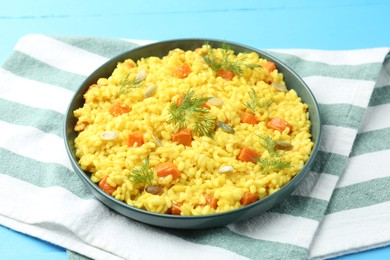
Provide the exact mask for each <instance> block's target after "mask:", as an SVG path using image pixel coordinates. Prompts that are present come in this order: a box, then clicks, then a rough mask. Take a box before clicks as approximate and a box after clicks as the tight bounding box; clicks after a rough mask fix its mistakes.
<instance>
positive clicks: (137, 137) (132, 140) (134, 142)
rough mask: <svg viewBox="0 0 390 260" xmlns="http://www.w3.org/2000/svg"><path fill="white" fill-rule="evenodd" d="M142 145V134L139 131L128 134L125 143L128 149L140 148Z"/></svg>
mask: <svg viewBox="0 0 390 260" xmlns="http://www.w3.org/2000/svg"><path fill="white" fill-rule="evenodd" d="M143 144H144V133H143V132H141V131H135V132H132V133H131V134H129V140H128V142H127V146H128V147H134V146H138V147H139V146H141V145H143Z"/></svg>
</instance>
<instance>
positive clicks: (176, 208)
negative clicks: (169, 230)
mask: <svg viewBox="0 0 390 260" xmlns="http://www.w3.org/2000/svg"><path fill="white" fill-rule="evenodd" d="M182 205H183V203H181V202H179V201H174V202H173V203H172V207H171V214H172V215H180V214H181V206H182Z"/></svg>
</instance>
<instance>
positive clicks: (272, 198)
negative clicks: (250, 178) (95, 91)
mask: <svg viewBox="0 0 390 260" xmlns="http://www.w3.org/2000/svg"><path fill="white" fill-rule="evenodd" d="M205 42H207V43H209V44H210V45H212V46H213V47H215V48H217V47H221V46H222V44H223V43H227V44H228V45H229V46H230V48H231V49H232V50H234V52H235V53H239V52H252V51H253V52H256V53H258V54H259V55H260V56H261V57H262V58H265V59H267V60H270V61H273V62H274V63H275V64H276V66H277V68H278V70H279V72H281V73H283V75H284V80H285V82H286V85H287V88H288V89H294V90H295V91H296V92H297V93H298V95H299V96H300V97H301V99H302V101H303V102H305V103H306V104H307V105H308V108H309V109H308V111H309V115H310V120H311V122H312V128H311V134H312V140H313V141H314V147H313V150H312V153H311V156H310V158H309V160H308V161H307V162H306V164H305V165H304V167H303V168H302V169H301V171H300V172H299V173H298V174H297V175H296V176H295V177H294V178H293V179H292V180H291V181H290V182H289V183H287V184H286V185H285V186H284V187H282V188H281V189H280V190H278V191H277V192H275V193H273V194H271V195H269V196H268V197H266V198H263V199H261V200H259V201H257V202H255V203H252V204H250V205H247V206H245V207H242V208H240V209H236V210H232V211H228V212H225V213H218V214H211V215H205V216H176V215H168V214H157V213H152V212H148V211H146V210H143V209H139V208H135V207H132V206H129V205H127V204H126V203H124V202H122V201H119V200H116V199H115V198H113V197H111V196H109V195H108V194H106V193H105V192H103V191H102V190H101V189H100V188H99V186H98V185H97V184H95V183H93V182H92V181H91V180H90V174H89V173H88V172H84V171H83V170H82V169H81V167H80V166H79V164H78V163H77V161H78V159H77V157H76V155H75V154H76V152H75V146H74V139H75V138H76V136H77V132H76V131H74V126H75V124H76V121H77V119H76V118H75V117H74V115H73V111H74V110H75V109H77V108H80V107H82V106H83V104H84V98H83V94H84V93H85V92H86V91H87V90H88V88H89V86H90V85H92V84H94V83H96V81H97V80H98V79H99V78H102V77H105V78H107V77H109V76H110V75H111V74H112V72H113V70H114V69H115V67H116V66H117V63H118V62H122V61H124V60H126V59H129V58H131V59H133V60H134V61H137V60H138V59H140V58H143V57H149V56H157V57H163V56H165V55H167V54H168V52H169V51H170V50H173V49H175V48H181V49H183V50H194V49H196V48H198V47H200V46H202V45H203V44H204V43H205ZM64 136H65V146H66V150H67V153H68V155H69V158H70V161H71V164H72V167H73V168H74V171H75V173H76V174H77V175H78V176H79V177H80V179H81V181H82V182H84V184H85V185H86V187H88V189H90V190H91V192H92V193H93V194H94V195H95V196H96V198H97V199H98V200H100V201H101V202H102V203H104V204H105V205H106V206H108V207H109V208H111V209H112V210H114V211H116V212H118V213H120V214H123V215H124V216H127V217H129V218H131V219H133V220H136V221H140V222H143V223H146V224H150V225H155V226H159V227H166V228H176V229H199V228H211V227H218V226H224V225H227V224H229V223H233V222H237V221H242V220H246V219H249V218H252V217H254V216H257V215H259V214H262V213H263V212H265V211H267V210H269V209H270V208H272V207H274V206H275V205H277V204H278V203H280V202H281V201H283V200H284V199H286V198H287V197H288V196H290V195H291V193H292V192H293V191H294V190H295V188H296V187H297V186H298V185H299V184H300V183H301V182H302V180H303V179H304V178H305V176H306V175H307V174H308V173H309V170H310V168H311V167H312V165H313V162H314V161H315V158H316V154H317V152H318V147H319V143H320V138H321V119H320V115H319V111H318V105H317V102H316V100H315V98H314V96H313V94H312V92H311V91H310V89H309V88H308V87H307V85H306V84H305V82H304V81H303V80H302V79H301V78H300V77H299V76H298V75H297V73H295V72H294V71H293V70H292V69H291V68H289V67H288V66H287V65H285V64H284V63H282V62H281V61H279V60H278V59H276V58H274V57H273V56H271V55H270V54H268V53H266V52H264V51H260V50H256V49H254V48H251V47H248V46H244V45H241V44H237V43H233V42H226V41H219V40H213V39H178V40H169V41H163V42H157V43H153V44H149V45H145V46H141V47H138V48H135V49H132V50H130V51H128V52H125V53H123V54H121V55H119V56H117V57H114V58H113V59H111V60H109V61H108V62H106V63H105V64H104V65H102V66H101V67H99V68H98V69H97V70H95V71H94V72H93V73H92V74H91V75H90V76H89V77H88V78H87V79H86V80H85V81H84V82H83V83H82V84H81V86H80V88H79V89H78V90H77V91H76V93H75V95H74V97H73V99H72V101H71V103H70V105H69V107H68V110H67V114H66V119H65V127H64Z"/></svg>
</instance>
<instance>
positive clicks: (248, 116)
mask: <svg viewBox="0 0 390 260" xmlns="http://www.w3.org/2000/svg"><path fill="white" fill-rule="evenodd" d="M240 119H241V123H247V124H252V125H255V124H257V123H258V122H259V120H258V119H257V117H256V115H254V114H252V113H251V112H244V113H242V114H241V116H240Z"/></svg>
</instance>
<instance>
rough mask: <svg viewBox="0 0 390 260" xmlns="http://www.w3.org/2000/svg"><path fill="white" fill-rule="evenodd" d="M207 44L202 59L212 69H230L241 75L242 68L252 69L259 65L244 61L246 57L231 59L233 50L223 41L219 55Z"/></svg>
mask: <svg viewBox="0 0 390 260" xmlns="http://www.w3.org/2000/svg"><path fill="white" fill-rule="evenodd" d="M207 46H208V51H207V54H206V55H204V56H203V60H204V61H205V62H206V63H207V64H208V65H209V66H210V68H211V69H212V70H213V71H215V72H216V71H218V70H230V71H231V72H233V73H234V75H238V76H241V75H242V74H243V73H244V69H254V68H257V67H260V66H259V65H257V64H248V63H245V61H246V57H245V55H243V56H242V57H240V58H238V57H236V59H235V60H234V59H232V58H231V57H232V56H233V54H234V52H232V50H231V49H230V46H229V45H228V44H226V43H223V44H222V46H221V48H220V50H221V55H218V53H217V51H216V49H213V48H212V47H211V46H210V45H207Z"/></svg>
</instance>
